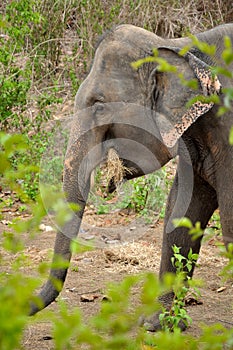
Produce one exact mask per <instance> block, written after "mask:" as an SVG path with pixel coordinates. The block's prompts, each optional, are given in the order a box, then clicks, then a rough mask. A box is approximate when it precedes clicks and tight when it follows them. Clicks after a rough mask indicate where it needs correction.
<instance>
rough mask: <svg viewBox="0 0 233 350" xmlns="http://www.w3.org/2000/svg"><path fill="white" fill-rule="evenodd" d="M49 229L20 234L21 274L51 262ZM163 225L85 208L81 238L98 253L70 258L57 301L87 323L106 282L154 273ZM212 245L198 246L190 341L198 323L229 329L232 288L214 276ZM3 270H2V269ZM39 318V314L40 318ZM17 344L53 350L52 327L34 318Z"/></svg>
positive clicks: (218, 265)
mask: <svg viewBox="0 0 233 350" xmlns="http://www.w3.org/2000/svg"><path fill="white" fill-rule="evenodd" d="M18 213H19V212H18V210H17V209H16V210H15V211H9V210H8V211H6V212H5V217H4V218H3V219H1V221H0V232H3V230H6V229H7V225H8V223H9V221H10V220H11V219H12V217H15V216H17V215H18ZM19 214H20V213H19ZM21 215H22V214H21ZM50 225H51V223H50V222H49V220H46V221H45V222H44V225H42V226H41V232H40V233H39V234H38V235H37V236H36V237H34V238H29V237H28V235H27V234H24V239H25V241H26V250H25V254H26V255H28V256H29V257H30V258H31V264H30V266H25V267H23V269H22V270H23V272H24V273H25V274H28V275H35V274H36V268H37V265H38V263H39V262H41V261H44V260H48V261H49V259H51V250H52V248H53V245H54V240H55V231H54V230H51V228H50ZM162 226H163V225H162V223H161V222H155V223H154V224H153V225H146V224H145V222H144V221H143V220H142V219H140V220H138V219H137V218H136V217H135V215H132V214H129V215H127V213H124V212H117V213H111V214H105V215H98V216H97V215H95V214H94V213H93V211H92V210H90V208H89V209H87V210H86V214H85V217H84V221H83V225H82V229H81V233H80V237H81V240H82V242H83V243H84V244H89V241H93V240H94V241H95V244H96V246H97V248H95V249H93V250H92V251H88V252H85V253H82V254H78V255H75V256H73V258H72V262H71V267H70V269H69V273H68V276H67V280H66V283H65V286H64V289H63V291H62V293H61V295H60V296H59V298H61V299H62V300H64V301H65V303H66V304H67V305H68V306H69V308H70V309H71V310H72V308H73V307H79V308H80V309H81V311H82V313H83V315H84V316H83V317H84V320H87V319H88V318H89V317H91V316H93V315H95V314H96V313H97V311H98V310H99V306H100V303H101V301H102V299H103V296H104V295H105V293H106V286H107V284H108V283H109V282H110V281H112V282H113V281H114V282H119V281H121V280H122V279H123V278H124V276H126V275H128V274H136V273H139V272H145V271H154V272H155V273H158V270H159V262H160V252H161V240H162ZM135 237H136V238H135ZM216 240H219V238H214V239H212V240H211V241H209V242H206V243H204V244H203V246H202V249H201V254H200V257H199V261H198V262H199V267H198V268H196V271H195V277H197V278H201V279H202V280H203V281H204V285H203V287H201V288H200V291H201V299H200V302H199V303H198V304H197V303H196V302H194V303H193V302H192V300H189V304H190V305H188V306H187V309H188V312H189V315H190V316H191V318H192V319H193V323H192V325H191V326H190V327H189V328H188V329H187V330H186V332H187V333H189V334H192V335H195V336H197V335H199V334H200V332H201V328H200V326H201V324H202V323H206V324H207V325H211V324H214V323H216V322H219V323H221V324H223V325H224V326H225V327H229V328H232V327H233V317H232V315H233V313H232V310H233V309H232V307H233V284H232V282H225V283H223V281H222V279H221V277H220V276H219V273H220V271H221V269H222V267H223V266H224V265H225V264H226V259H225V258H223V257H221V256H220V255H219V247H217V246H216V244H215V243H216ZM6 258H7V257H6ZM9 259H10V256H9ZM6 268H7V267H6V266H2V267H1V269H4V270H5V269H6ZM48 309H50V310H52V311H54V312H56V311H57V303H56V302H54V303H53V304H52V305H50V306H49V308H48ZM42 313H43V311H42V312H41V313H40V314H42ZM22 345H23V348H24V349H30V350H31V349H41V350H43V349H53V341H52V339H51V324H50V323H49V322H47V321H43V320H41V316H39V317H38V316H36V317H35V320H34V321H33V322H32V323H31V324H30V326H28V328H27V329H25V334H24V339H23V344H22Z"/></svg>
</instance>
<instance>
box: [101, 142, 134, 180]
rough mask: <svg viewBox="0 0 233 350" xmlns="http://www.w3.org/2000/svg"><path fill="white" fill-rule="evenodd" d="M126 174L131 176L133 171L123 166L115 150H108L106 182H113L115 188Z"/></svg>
mask: <svg viewBox="0 0 233 350" xmlns="http://www.w3.org/2000/svg"><path fill="white" fill-rule="evenodd" d="M127 173H128V174H132V173H133V169H132V168H127V167H126V166H124V164H123V162H122V160H121V159H120V157H119V155H118V153H117V152H116V151H115V149H114V148H110V150H109V151H108V156H107V182H108V183H109V182H110V181H113V182H114V184H115V185H116V186H117V185H119V184H120V183H121V182H122V181H123V179H124V177H125V175H126V174H127Z"/></svg>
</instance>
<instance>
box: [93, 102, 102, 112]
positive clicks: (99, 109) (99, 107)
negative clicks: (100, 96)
mask: <svg viewBox="0 0 233 350" xmlns="http://www.w3.org/2000/svg"><path fill="white" fill-rule="evenodd" d="M93 109H94V113H98V112H102V111H103V109H104V103H103V102H101V101H95V103H94V105H93Z"/></svg>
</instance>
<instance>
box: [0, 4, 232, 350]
mask: <svg viewBox="0 0 233 350" xmlns="http://www.w3.org/2000/svg"><path fill="white" fill-rule="evenodd" d="M4 4H5V1H4V2H3V4H0V6H1V7H0V9H1V11H2V15H1V18H0V30H1V36H0V44H1V45H0V81H1V83H0V126H1V130H4V131H5V132H8V134H7V133H1V134H0V159H1V163H0V178H1V186H3V187H4V188H10V189H12V190H14V191H15V192H16V194H17V196H18V197H19V198H20V199H21V201H22V202H24V203H25V206H26V207H27V208H28V210H29V212H30V214H31V216H30V218H29V219H28V220H24V221H20V220H15V221H14V222H13V224H12V227H11V228H10V229H8V230H7V231H6V232H3V233H2V236H1V242H0V262H1V266H2V267H4V268H3V269H1V270H2V271H1V273H0V304H1V308H0V349H2V350H8V349H9V350H12V349H19V348H23V346H22V345H21V343H22V337H23V331H24V329H25V327H27V326H28V325H30V324H31V322H39V321H40V319H41V317H42V316H40V315H38V316H37V317H36V318H35V319H33V320H32V319H30V318H29V317H28V316H27V312H28V308H29V304H28V301H29V300H30V299H32V298H33V296H32V295H33V293H34V290H35V288H37V287H39V286H40V285H41V278H43V276H44V274H47V271H48V266H45V265H44V264H41V265H40V266H39V267H38V275H39V276H40V278H32V277H28V276H25V275H24V274H23V273H22V267H23V266H24V265H25V264H28V263H30V262H28V260H27V257H25V255H24V243H23V241H22V239H21V233H25V232H28V235H30V234H35V233H36V232H37V230H38V226H39V224H40V223H41V220H42V219H43V217H44V216H45V215H46V214H47V213H46V210H45V208H44V205H43V201H42V198H41V196H40V195H39V194H38V179H39V162H40V159H41V155H42V154H43V153H44V152H45V151H46V150H47V147H48V144H49V140H50V136H51V133H52V130H51V129H49V130H45V128H44V127H45V123H46V122H47V121H48V120H50V119H51V117H52V115H53V113H57V111H58V110H59V109H60V108H61V103H62V104H64V103H66V101H67V100H69V99H72V100H73V95H74V94H75V92H76V91H77V88H78V86H79V83H80V81H81V80H82V78H83V76H84V75H85V74H86V72H87V69H88V67H87V66H88V65H87V62H90V59H91V57H92V55H93V50H94V42H95V41H96V39H97V36H98V35H99V34H101V33H102V32H103V30H105V29H107V28H109V27H111V26H112V24H113V23H115V24H116V23H120V22H128V23H133V24H136V25H140V26H144V27H145V28H146V29H149V30H152V31H155V32H156V33H157V34H159V35H165V36H176V37H177V36H182V35H183V34H186V33H187V32H189V31H190V24H191V22H192V23H193V28H194V31H196V30H203V29H206V28H208V27H212V26H213V25H216V24H219V23H220V22H221V23H222V22H224V21H227V19H228V16H229V15H230V13H231V7H230V8H228V5H227V4H225V6H224V8H223V4H224V3H223V2H221V1H219V2H216V4H215V3H212V2H206V1H205V2H203V1H196V2H195V3H194V2H190V1H186V0H185V1H184V2H183V3H182V6H180V2H179V1H157V2H154V1H149V0H146V1H139V0H138V1H134V2H132V1H127V0H126V1H123V2H122V1H119V0H115V1H113V2H112V3H111V5H108V3H107V2H103V1H100V0H96V1H85V0H83V1H77V0H69V1H66V2H64V1H60V0H57V1H55V2H54V1H51V0H38V1H29V0H17V1H11V2H9V3H7V5H6V6H4ZM190 4H191V5H192V8H191V7H190V6H191V5H190ZM219 4H220V5H221V6H222V7H221V6H219ZM223 10H224V11H223ZM151 13H153V14H154V16H151ZM165 18H166V21H165V20H164V19H165ZM70 34H72V35H74V36H72V41H69V45H70V50H68V51H67V50H65V49H64V42H65V41H66V35H67V36H69V35H70ZM225 46H226V50H225V53H224V57H225V59H226V63H227V62H228V61H229V60H231V57H232V50H231V47H230V43H229V42H228V41H227V39H226V43H225ZM216 73H219V72H218V71H216ZM220 73H223V74H224V72H220ZM225 74H228V73H227V72H226V71H225ZM231 101H232V92H231V91H226V99H225V106H224V107H225V110H227V108H230V106H231ZM222 112H224V110H222ZM69 113H70V112H69ZM46 125H47V124H46ZM15 133H16V134H15ZM21 134H22V135H21ZM232 134H233V133H231V135H230V141H231V142H232ZM56 167H57V168H58V171H60V164H56ZM162 175H163V174H161V177H162ZM161 177H160V176H158V175H152V177H147V178H145V179H137V180H136V181H135V182H133V183H132V190H131V191H130V195H126V196H125V198H124V199H123V201H122V203H121V206H123V207H128V208H132V209H134V210H135V211H139V212H141V211H150V209H151V208H152V207H154V205H155V203H154V202H153V201H154V198H149V196H148V194H149V192H151V191H150V190H151V187H153V186H157V187H156V188H157V192H156V191H155V192H156V194H157V197H159V204H158V205H160V204H161V203H160V202H163V201H164V197H163V194H161V196H160V193H159V191H160V189H161V186H160V182H159V181H160V179H161ZM45 192H46V191H45ZM32 199H33V200H34V202H32V201H31V200H32ZM150 201H151V203H150ZM148 202H149V203H150V204H149V207H146V204H147V203H148ZM48 203H49V207H50V208H51V209H52V210H53V211H54V213H55V214H57V218H59V219H60V220H62V221H65V220H67V219H68V218H69V212H67V211H66V207H65V205H64V203H63V199H62V196H61V194H60V193H58V192H52V191H50V192H49V198H47V204H48ZM58 203H59V205H58ZM6 205H8V204H7V203H5V202H4V199H3V200H1V203H0V209H1V208H3V207H4V206H6ZM104 210H105V209H104ZM183 223H184V222H183ZM59 224H61V222H59ZM185 224H187V221H186V223H185ZM188 225H189V226H190V223H188ZM189 228H190V229H191V230H194V233H195V234H198V232H197V231H198V225H197V226H196V227H195V228H193V227H191V226H190V227H189ZM6 256H8V257H9V256H10V260H9V259H7V258H6ZM226 256H227V257H228V258H229V261H230V263H229V265H228V266H226V267H225V268H224V270H223V275H224V277H225V278H232V276H233V266H232V262H233V249H232V247H231V246H230V247H229V251H228V252H227V253H226ZM189 258H190V259H189V260H192V261H193V260H194V258H195V259H196V257H193V256H192V252H190V256H189ZM189 263H190V262H189V261H183V258H182V256H180V254H179V247H174V264H175V265H176V266H177V267H178V270H179V273H181V274H178V276H177V277H176V278H175V277H174V276H170V275H168V276H167V277H166V279H165V283H164V284H163V285H162V284H161V283H160V282H159V281H158V279H157V278H156V277H155V276H154V275H153V274H145V275H140V276H129V277H127V278H125V279H124V280H123V281H122V283H121V284H118V285H111V286H110V287H109V290H108V293H107V294H108V300H107V301H105V302H103V303H102V305H101V309H100V311H99V313H97V314H96V316H95V317H93V318H92V319H90V320H89V321H88V322H85V321H84V317H83V315H82V314H81V311H80V310H79V309H77V308H74V309H73V310H72V311H69V310H68V308H67V306H66V304H64V303H62V302H59V305H58V313H57V315H55V314H51V313H50V312H46V311H45V312H44V313H43V315H44V316H43V317H44V319H45V320H47V321H51V323H52V329H53V330H52V335H53V342H54V348H55V349H77V348H80V346H86V347H87V348H89V349H93V350H96V349H147V350H148V349H169V348H172V349H174V350H175V349H179V350H180V349H194V350H195V349H198V350H199V349H201V350H202V349H203V350H204V349H206V350H207V349H211V350H213V349H223V348H224V347H225V349H232V347H233V332H232V330H229V329H226V328H224V327H223V326H221V325H214V326H211V327H207V326H203V333H202V335H201V336H200V337H199V338H194V337H191V336H189V335H185V334H181V333H180V330H179V328H178V327H177V325H178V323H179V321H180V320H181V319H184V320H188V321H190V320H189V318H188V317H187V314H186V313H185V312H184V308H183V304H182V298H183V296H184V294H185V293H186V291H187V289H186V286H185V285H184V283H183V280H184V276H183V273H182V269H183V267H184V265H185V264H186V268H187V267H188V266H189V265H187V264H189ZM181 276H182V278H181ZM135 287H137V288H139V287H140V293H139V299H138V307H137V308H136V310H135V306H134V303H135V302H133V301H132V294H133V290H134V288H135ZM171 288H173V289H174V290H175V291H176V297H177V298H176V299H174V304H173V312H172V313H167V311H165V310H164V313H162V316H161V321H162V323H163V324H164V330H163V331H161V332H158V333H157V334H155V335H154V334H148V333H146V332H144V330H143V329H140V328H139V327H138V318H139V316H140V315H141V314H144V315H149V314H151V313H153V312H155V311H156V310H158V308H159V305H157V304H156V303H155V298H156V297H158V296H159V295H160V294H161V293H163V292H164V291H166V290H170V289H171ZM132 310H134V311H133V312H132ZM171 323H172V329H173V333H170V328H171V327H167V324H169V325H171Z"/></svg>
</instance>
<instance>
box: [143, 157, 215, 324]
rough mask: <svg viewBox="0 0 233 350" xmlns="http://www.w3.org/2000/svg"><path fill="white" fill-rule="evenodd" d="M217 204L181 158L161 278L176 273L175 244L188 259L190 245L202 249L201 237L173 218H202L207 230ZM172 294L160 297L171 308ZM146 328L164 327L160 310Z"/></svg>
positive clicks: (171, 200)
mask: <svg viewBox="0 0 233 350" xmlns="http://www.w3.org/2000/svg"><path fill="white" fill-rule="evenodd" d="M190 186H191V188H190ZM217 206H218V203H217V196H216V192H215V190H214V189H213V188H212V187H211V186H210V185H209V184H208V183H207V182H205V181H204V180H203V179H202V178H200V177H199V176H198V175H197V174H195V173H193V169H192V168H191V167H190V166H189V165H187V164H186V163H185V162H182V161H180V164H179V166H178V170H177V173H176V176H175V180H174V183H173V186H172V189H171V191H170V194H169V198H168V202H167V208H166V215H165V223H164V234H163V245H162V257H161V264H160V278H161V279H163V276H164V274H166V273H167V272H172V273H176V270H175V267H174V266H173V264H172V257H173V254H174V253H173V249H172V247H173V246H174V245H176V246H177V247H180V248H181V249H180V253H181V254H182V255H183V256H184V257H186V258H187V257H188V253H189V251H190V248H192V251H193V253H199V250H200V245H201V239H202V237H200V238H198V239H196V240H193V239H192V237H191V235H190V234H189V233H188V229H187V228H184V227H178V228H175V227H174V226H173V224H172V221H173V219H177V218H180V217H184V216H185V217H188V218H189V219H190V220H191V221H192V223H193V224H195V223H196V222H197V221H200V223H201V227H202V229H204V228H205V227H206V225H207V223H208V221H209V219H210V217H211V215H212V214H213V212H214V210H215V209H216V208H217ZM193 269H194V266H193ZM193 269H192V270H191V271H190V272H189V273H188V274H189V276H190V277H191V276H192V274H193ZM173 297H174V294H173V292H170V293H168V294H166V295H163V296H161V298H160V301H161V303H162V304H163V305H164V307H165V308H167V309H169V308H170V307H171V305H172V301H173ZM144 327H145V328H146V329H147V330H150V331H156V330H159V329H160V328H161V325H160V322H159V313H158V314H156V315H153V316H152V317H150V318H148V319H146V320H144ZM181 328H182V325H181Z"/></svg>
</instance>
